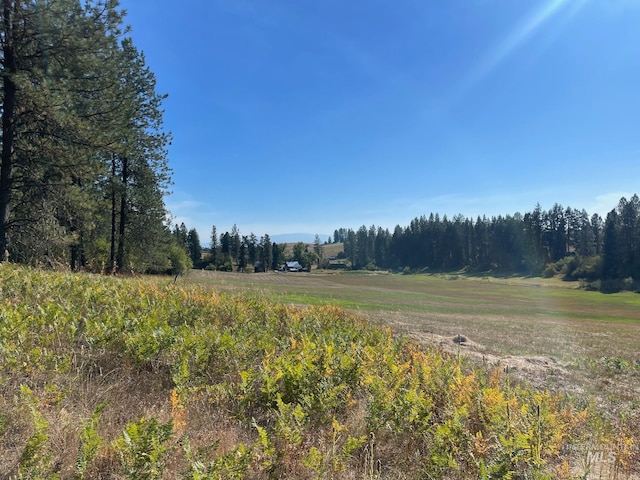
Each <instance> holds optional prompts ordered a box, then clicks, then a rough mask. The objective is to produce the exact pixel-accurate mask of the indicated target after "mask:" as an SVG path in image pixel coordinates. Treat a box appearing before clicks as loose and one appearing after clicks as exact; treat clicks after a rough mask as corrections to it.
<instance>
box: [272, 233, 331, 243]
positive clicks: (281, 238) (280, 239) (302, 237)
mask: <svg viewBox="0 0 640 480" xmlns="http://www.w3.org/2000/svg"><path fill="white" fill-rule="evenodd" d="M318 236H319V237H320V242H321V243H324V242H326V241H327V240H328V239H329V237H331V235H329V234H327V233H319V234H318ZM270 238H271V241H272V242H276V243H296V242H304V243H313V242H314V241H315V239H316V234H315V233H281V234H280V235H270Z"/></svg>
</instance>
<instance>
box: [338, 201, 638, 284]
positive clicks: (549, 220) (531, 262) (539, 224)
mask: <svg viewBox="0 0 640 480" xmlns="http://www.w3.org/2000/svg"><path fill="white" fill-rule="evenodd" d="M333 240H334V242H344V251H345V256H346V257H347V259H348V260H349V261H350V263H351V266H352V268H355V269H364V268H369V269H375V268H385V269H388V268H396V269H397V268H400V269H406V270H408V271H415V270H421V269H431V270H439V271H442V270H445V271H454V270H461V269H468V270H472V271H494V272H502V273H520V274H530V275H554V274H556V273H562V274H563V275H564V277H565V278H566V279H579V278H580V279H585V280H599V279H602V280H614V279H631V280H627V281H632V279H638V278H640V199H639V198H638V196H637V195H633V196H632V197H631V198H630V199H629V200H627V199H626V198H622V199H621V200H620V202H619V203H618V205H617V207H616V208H614V209H613V210H611V211H610V212H609V213H608V214H607V217H606V219H605V220H604V221H603V219H602V218H601V217H600V216H599V215H598V214H593V215H591V216H589V214H588V213H587V212H586V211H585V210H577V209H573V208H571V207H568V208H566V209H565V208H563V207H562V206H561V205H558V204H555V205H554V206H553V208H551V209H550V210H548V211H545V210H543V209H542V208H541V207H540V205H536V207H535V208H534V210H533V211H531V212H527V213H525V214H524V215H522V214H520V213H515V214H513V215H506V216H497V217H492V218H490V219H489V218H487V217H486V216H485V217H478V218H477V219H476V220H475V221H474V220H472V219H469V218H465V217H463V216H462V215H459V216H455V217H453V218H451V219H449V218H447V217H446V216H443V217H442V218H441V217H440V216H439V215H438V214H435V215H434V214H431V215H429V217H426V216H421V217H419V218H415V219H414V220H412V221H411V223H410V224H409V225H408V226H406V227H404V228H403V227H401V226H396V227H395V229H394V231H393V233H391V232H389V230H388V229H383V228H380V227H375V226H371V227H369V228H367V227H366V226H362V227H360V228H359V229H358V230H357V231H354V230H352V229H345V228H341V229H338V230H336V231H335V233H334V239H333Z"/></svg>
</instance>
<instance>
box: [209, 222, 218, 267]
mask: <svg viewBox="0 0 640 480" xmlns="http://www.w3.org/2000/svg"><path fill="white" fill-rule="evenodd" d="M209 248H210V249H211V263H213V264H214V265H216V262H217V260H218V250H219V249H220V242H219V241H218V230H217V229H216V226H215V225H213V226H212V227H211V237H210V243H209Z"/></svg>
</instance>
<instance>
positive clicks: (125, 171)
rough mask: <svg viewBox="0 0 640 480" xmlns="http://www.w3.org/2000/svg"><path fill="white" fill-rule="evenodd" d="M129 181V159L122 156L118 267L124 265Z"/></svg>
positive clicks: (120, 267)
mask: <svg viewBox="0 0 640 480" xmlns="http://www.w3.org/2000/svg"><path fill="white" fill-rule="evenodd" d="M128 182H129V160H128V159H127V157H123V158H122V194H121V196H120V225H119V227H120V229H119V232H118V233H119V234H118V257H117V261H118V269H119V270H122V267H123V266H124V237H125V226H126V223H127V222H126V220H127V183H128Z"/></svg>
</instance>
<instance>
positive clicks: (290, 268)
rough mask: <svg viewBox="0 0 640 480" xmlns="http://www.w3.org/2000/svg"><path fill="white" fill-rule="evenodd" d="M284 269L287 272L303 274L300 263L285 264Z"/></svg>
mask: <svg viewBox="0 0 640 480" xmlns="http://www.w3.org/2000/svg"><path fill="white" fill-rule="evenodd" d="M283 269H284V271H285V272H301V271H302V265H300V262H298V261H295V262H285V264H284V268H283Z"/></svg>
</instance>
